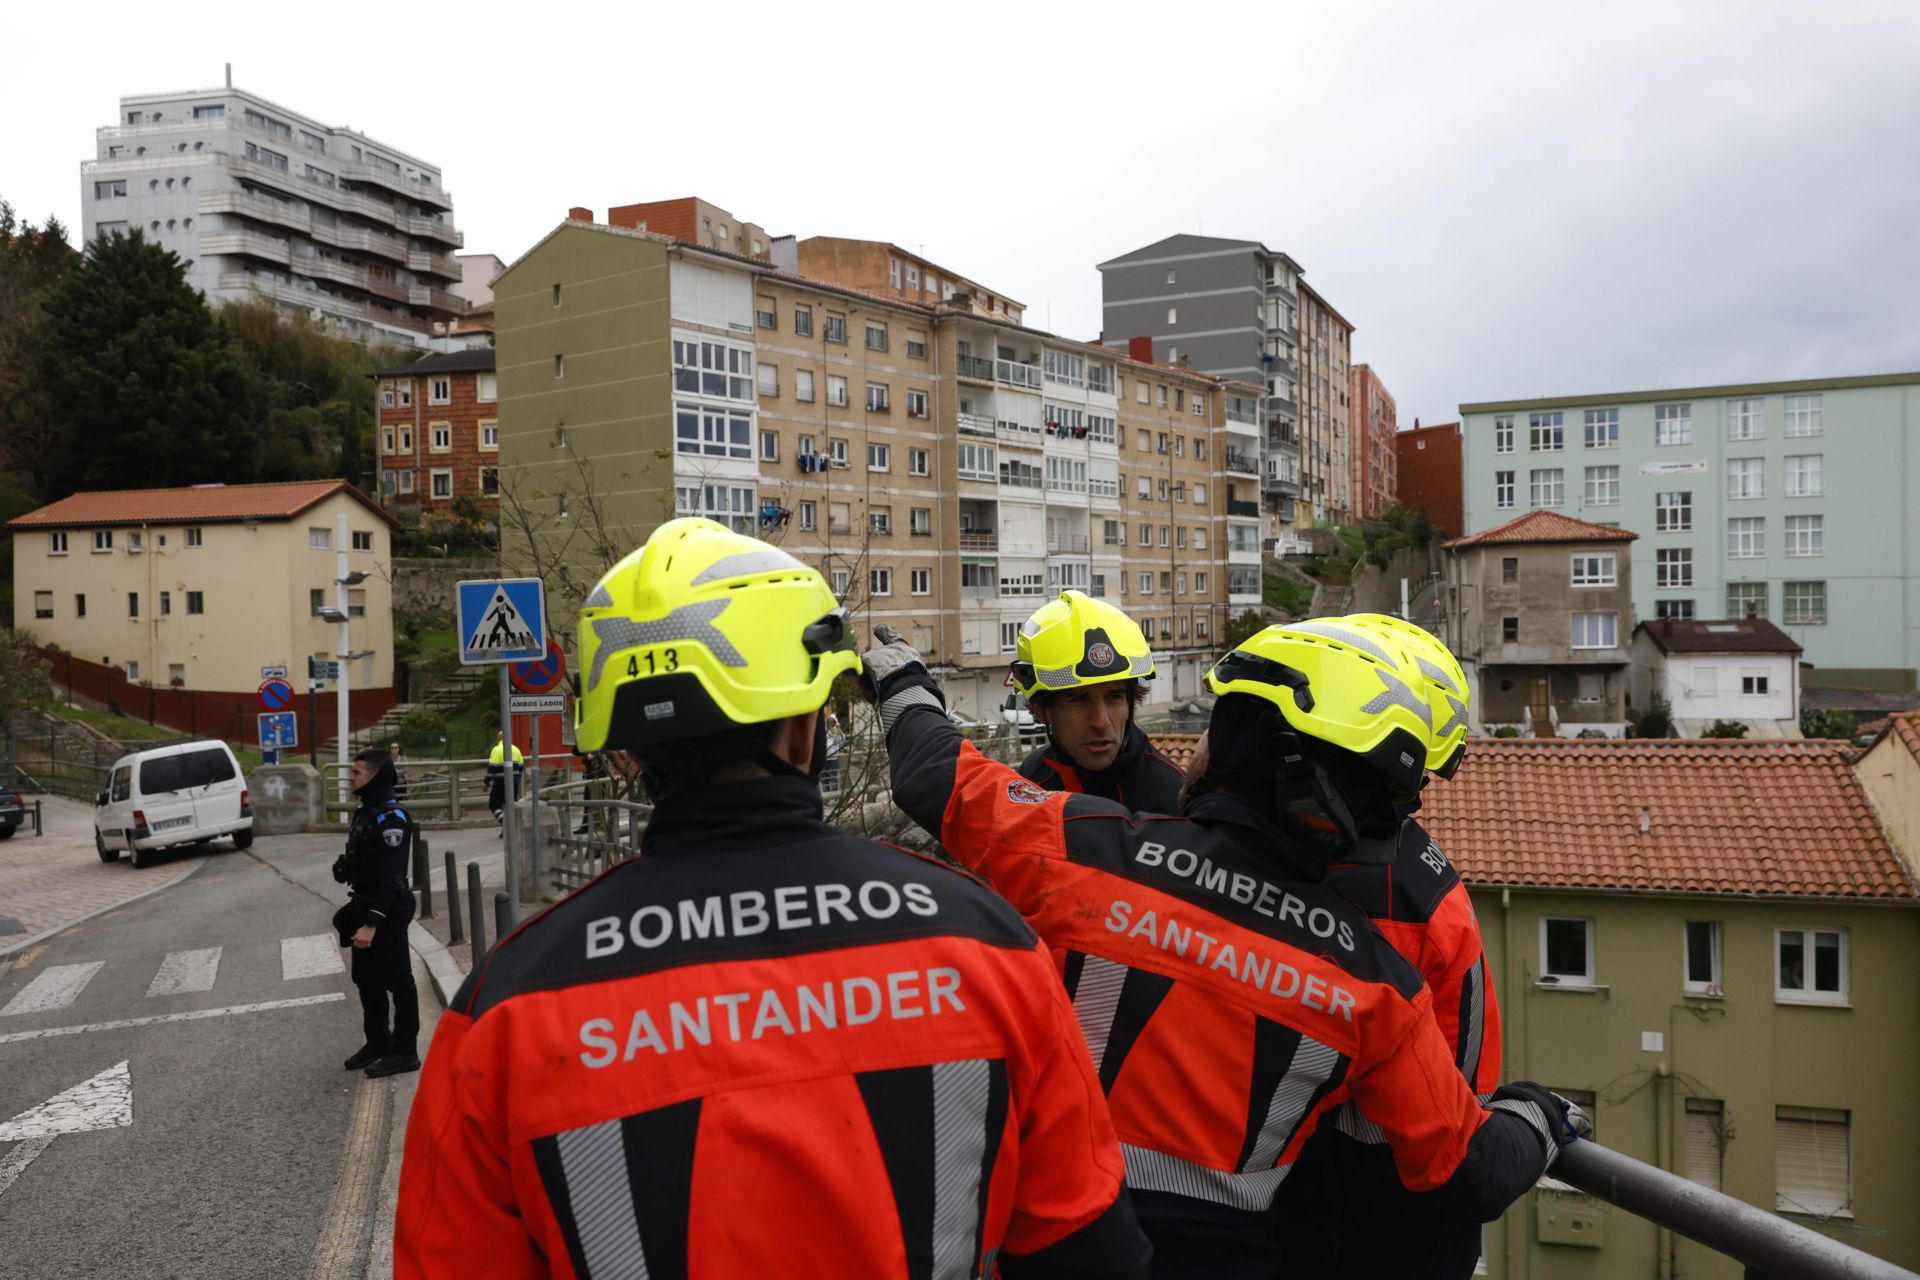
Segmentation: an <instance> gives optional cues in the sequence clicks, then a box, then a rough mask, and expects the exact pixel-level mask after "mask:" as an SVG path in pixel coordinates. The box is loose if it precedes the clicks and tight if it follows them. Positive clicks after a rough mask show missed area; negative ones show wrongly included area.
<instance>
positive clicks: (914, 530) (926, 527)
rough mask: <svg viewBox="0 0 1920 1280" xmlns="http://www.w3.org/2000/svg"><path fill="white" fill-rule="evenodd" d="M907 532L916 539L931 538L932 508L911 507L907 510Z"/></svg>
mask: <svg viewBox="0 0 1920 1280" xmlns="http://www.w3.org/2000/svg"><path fill="white" fill-rule="evenodd" d="M907 532H908V534H910V535H911V536H913V537H916V538H930V537H932V536H933V508H932V507H911V508H909V509H908V510H907Z"/></svg>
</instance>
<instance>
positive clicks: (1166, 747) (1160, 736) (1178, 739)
mask: <svg viewBox="0 0 1920 1280" xmlns="http://www.w3.org/2000/svg"><path fill="white" fill-rule="evenodd" d="M1153 745H1154V746H1156V747H1158V748H1159V749H1160V754H1161V755H1163V756H1165V757H1166V758H1167V759H1169V760H1171V761H1173V762H1174V763H1175V764H1177V765H1179V766H1180V767H1181V768H1182V769H1184V768H1186V767H1187V765H1188V764H1190V763H1192V761H1193V749H1194V748H1195V747H1197V746H1199V745H1200V735H1199V734H1197V733H1156V734H1154V735H1153Z"/></svg>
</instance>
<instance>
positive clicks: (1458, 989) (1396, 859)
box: [1277, 614, 1500, 1280]
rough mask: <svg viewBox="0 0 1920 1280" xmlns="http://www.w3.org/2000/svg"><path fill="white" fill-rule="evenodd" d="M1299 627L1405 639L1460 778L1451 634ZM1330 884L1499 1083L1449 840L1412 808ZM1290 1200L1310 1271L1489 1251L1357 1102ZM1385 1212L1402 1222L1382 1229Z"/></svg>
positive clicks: (1307, 1158)
mask: <svg viewBox="0 0 1920 1280" xmlns="http://www.w3.org/2000/svg"><path fill="white" fill-rule="evenodd" d="M1294 629H1295V630H1299V631H1307V632H1311V633H1314V634H1318V635H1322V636H1326V637H1329V638H1331V639H1336V640H1339V641H1342V642H1343V643H1349V644H1359V645H1364V644H1366V643H1368V639H1369V633H1371V632H1375V631H1379V632H1384V633H1385V634H1387V635H1388V636H1390V637H1392V638H1394V639H1396V640H1397V641H1398V642H1399V643H1400V646H1401V647H1402V648H1403V649H1404V650H1405V651H1406V652H1407V654H1408V656H1409V657H1411V658H1412V659H1413V660H1414V663H1415V665H1416V666H1417V667H1418V668H1419V670H1420V673H1421V674H1422V675H1423V676H1424V677H1425V680H1426V687H1427V693H1428V699H1429V703H1430V705H1431V707H1432V711H1433V742H1432V744H1431V746H1430V747H1429V749H1428V752H1427V768H1428V770H1429V772H1430V773H1431V774H1433V775H1435V776H1437V777H1440V778H1442V779H1447V778H1451V777H1453V775H1454V773H1455V772H1456V771H1457V770H1458V769H1459V768H1460V764H1461V761H1462V759H1463V758H1464V756H1465V754H1466V740H1467V703H1468V694H1467V680H1466V676H1465V674H1464V673H1463V672H1462V671H1461V670H1460V664H1459V663H1458V662H1457V661H1455V659H1454V657H1453V655H1452V654H1451V653H1449V652H1448V651H1447V648H1446V646H1445V645H1443V644H1441V643H1440V642H1439V641H1438V640H1437V639H1435V638H1434V637H1433V636H1432V635H1430V634H1428V633H1427V632H1426V631H1424V630H1422V629H1421V628H1419V627H1417V626H1415V625H1413V624H1412V623H1410V622H1405V621H1402V620H1401V619H1399V618H1395V617H1392V616H1390V615H1387V614H1350V615H1348V616H1347V617H1344V618H1334V619H1325V620H1315V621H1309V622H1303V623H1296V624H1294ZM1414 807H1417V805H1416V806H1414ZM1390 812H1393V813H1395V814H1396V816H1397V813H1398V811H1397V810H1390ZM1327 883H1328V884H1329V885H1331V886H1333V887H1334V888H1335V889H1338V890H1339V891H1340V893H1341V894H1342V896H1344V897H1346V898H1347V899H1348V900H1350V901H1351V902H1353V904H1354V905H1355V906H1357V907H1359V908H1360V909H1361V910H1362V911H1364V912H1366V913H1367V915H1368V917H1369V918H1371V919H1372V921H1373V924H1374V927H1375V928H1377V929H1379V930H1380V932H1381V933H1382V934H1384V935H1385V936H1386V938H1387V940H1388V941H1389V942H1391V943H1392V944H1393V946H1394V949H1395V950H1397V951H1399V952H1400V954H1401V955H1403V956H1405V957H1406V958H1407V959H1408V960H1409V961H1411V962H1412V964H1413V965H1414V967H1415V968H1417V969H1419V970H1420V973H1421V976H1422V977H1424V978H1425V979H1426V983H1427V989H1428V990H1429V991H1431V992H1432V993H1433V1016H1434V1021H1435V1023H1436V1024H1437V1025H1438V1026H1439V1028H1440V1033H1441V1035H1442V1036H1444V1037H1445V1038H1446V1041H1447V1046H1448V1048H1449V1049H1450V1050H1452V1053H1453V1061H1454V1065H1455V1066H1456V1067H1457V1068H1458V1069H1459V1071H1460V1073H1461V1077H1462V1078H1463V1079H1464V1080H1465V1081H1466V1083H1467V1086H1468V1087H1469V1088H1471V1089H1472V1090H1473V1091H1474V1092H1475V1093H1476V1094H1478V1095H1479V1096H1480V1097H1482V1098H1486V1097H1488V1096H1490V1095H1491V1094H1492V1092H1493V1091H1494V1089H1496V1088H1497V1087H1498V1086H1499V1083H1500V1010H1499V1004H1498V1001H1497V1000H1496V999H1495V997H1494V991H1493V986H1492V983H1491V982H1490V980H1489V978H1488V975H1487V957H1486V952H1485V949H1484V948H1483V946H1482V944H1481V940H1480V924H1479V921H1478V920H1477V919H1476V918H1475V916H1474V911H1473V903H1472V902H1471V901H1470V900H1469V899H1468V897H1467V889H1466V885H1465V884H1463V883H1462V882H1461V880H1460V876H1459V873H1458V872H1457V871H1455V870H1454V867H1453V864H1452V863H1451V862H1449V861H1448V860H1447V857H1446V855H1445V854H1443V853H1442V852H1441V851H1440V846H1439V845H1438V843H1436V842H1435V841H1434V840H1433V838H1432V837H1431V836H1429V835H1428V834H1427V832H1426V830H1425V829H1424V828H1422V827H1421V825H1420V824H1419V823H1418V822H1417V821H1414V820H1413V819H1412V818H1410V817H1409V818H1408V819H1407V820H1406V821H1405V824H1404V825H1403V826H1402V827H1401V830H1400V838H1399V843H1398V846H1397V848H1396V851H1395V853H1394V855H1393V857H1392V859H1391V860H1390V861H1387V862H1343V863H1336V864H1335V865H1334V866H1332V867H1331V868H1329V870H1328V873H1327ZM1279 1204H1280V1219H1279V1223H1278V1227H1277V1229H1278V1231H1279V1233H1280V1237H1281V1239H1282V1240H1284V1241H1286V1242H1287V1243H1288V1245H1289V1247H1290V1248H1291V1250H1292V1257H1293V1258H1294V1261H1295V1268H1296V1271H1297V1273H1298V1274H1300V1275H1302V1276H1316V1275H1317V1276H1343V1277H1345V1276H1355V1277H1367V1276H1379V1277H1397V1276H1427V1277H1435V1278H1436V1280H1445V1278H1447V1277H1465V1276H1468V1275H1471V1274H1472V1272H1473V1269H1474V1266H1475V1265H1476V1264H1477V1262H1478V1261H1479V1257H1480V1225H1481V1224H1480V1222H1479V1220H1478V1219H1477V1218H1475V1217H1474V1216H1473V1215H1471V1214H1464V1213H1460V1212H1457V1211H1456V1210H1455V1209H1453V1208H1452V1207H1451V1206H1450V1205H1449V1204H1448V1203H1447V1201H1446V1199H1445V1197H1443V1196H1439V1195H1434V1194H1432V1193H1426V1194H1421V1193H1416V1192H1412V1191H1409V1190H1407V1189H1406V1187H1405V1186H1404V1185H1402V1183H1401V1181H1400V1177H1399V1174H1398V1173H1397V1171H1396V1170H1395V1169H1394V1164H1393V1155H1392V1152H1391V1150H1390V1149H1389V1148H1388V1146H1387V1142H1386V1136H1385V1134H1384V1133H1383V1132H1382V1131H1381V1129H1380V1127H1379V1126H1378V1125H1375V1124H1373V1123H1372V1122H1371V1121H1369V1120H1368V1119H1367V1118H1366V1117H1365V1116H1364V1115H1363V1114H1362V1113H1361V1112H1360V1109H1359V1108H1358V1107H1357V1106H1355V1105H1354V1104H1353V1103H1351V1102H1349V1103H1347V1105H1345V1106H1344V1107H1342V1108H1341V1109H1340V1110H1339V1111H1337V1112H1335V1113H1334V1114H1333V1116H1332V1117H1331V1121H1330V1123H1328V1124H1324V1125H1322V1126H1321V1128H1320V1131H1319V1132H1318V1133H1316V1134H1315V1135H1314V1138H1313V1141H1312V1142H1310V1143H1309V1144H1308V1146H1307V1149H1306V1150H1305V1151H1304V1152H1302V1153H1301V1157H1300V1160H1299V1163H1298V1165H1297V1167H1296V1168H1295V1170H1294V1174H1293V1176H1292V1177H1290V1178H1289V1179H1288V1181H1287V1185H1286V1186H1285V1187H1284V1188H1283V1189H1282V1191H1281V1193H1280V1197H1279ZM1382 1217H1386V1218H1388V1219H1390V1220H1391V1221H1393V1222H1394V1223H1395V1224H1396V1225H1395V1229H1394V1230H1392V1231H1381V1230H1378V1229H1377V1227H1378V1223H1379V1221H1380V1220H1381V1218H1382Z"/></svg>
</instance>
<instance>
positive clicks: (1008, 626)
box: [1000, 622, 1020, 653]
mask: <svg viewBox="0 0 1920 1280" xmlns="http://www.w3.org/2000/svg"><path fill="white" fill-rule="evenodd" d="M1019 643H1020V624H1019V623H1017V622H1003V623H1001V624H1000V652H1002V653H1012V652H1013V651H1014V648H1015V647H1016V646H1017V645H1018V644H1019Z"/></svg>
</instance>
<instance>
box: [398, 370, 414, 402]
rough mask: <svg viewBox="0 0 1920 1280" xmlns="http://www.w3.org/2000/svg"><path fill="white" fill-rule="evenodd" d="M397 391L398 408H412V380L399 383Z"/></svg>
mask: <svg viewBox="0 0 1920 1280" xmlns="http://www.w3.org/2000/svg"><path fill="white" fill-rule="evenodd" d="M399 390H400V407H401V408H402V409H411V408H413V380H412V379H411V378H409V379H408V380H407V381H405V382H402V383H400V384H399Z"/></svg>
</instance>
